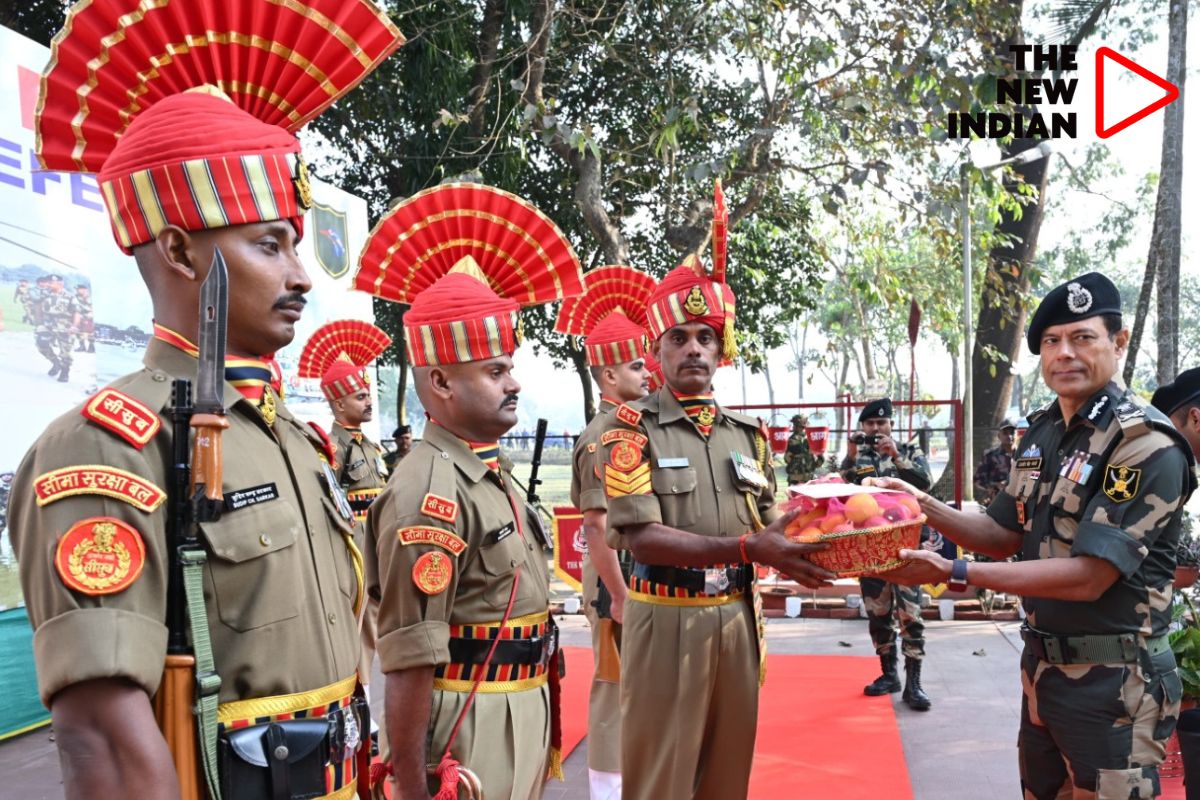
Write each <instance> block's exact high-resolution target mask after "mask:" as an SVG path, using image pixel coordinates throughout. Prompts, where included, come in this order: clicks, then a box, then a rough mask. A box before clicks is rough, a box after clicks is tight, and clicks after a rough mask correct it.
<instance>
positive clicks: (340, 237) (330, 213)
mask: <svg viewBox="0 0 1200 800" xmlns="http://www.w3.org/2000/svg"><path fill="white" fill-rule="evenodd" d="M312 221H313V227H314V228H315V230H314V231H313V233H312V235H313V236H314V237H315V239H314V241H315V242H316V251H317V263H319V264H320V265H321V268H322V269H323V270H325V271H326V272H328V273H329V276H330V277H332V278H340V277H342V276H343V275H345V274H346V273H347V272H349V271H350V251H349V246H348V242H347V241H346V212H344V211H338V210H337V209H336V208H330V207H329V206H327V205H324V204H322V203H319V202H315V201H314V202H313V207H312Z"/></svg>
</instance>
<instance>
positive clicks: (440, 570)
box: [412, 550, 454, 594]
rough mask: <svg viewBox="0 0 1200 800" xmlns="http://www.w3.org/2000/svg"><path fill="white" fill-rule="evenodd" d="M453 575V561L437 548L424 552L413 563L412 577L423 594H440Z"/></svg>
mask: <svg viewBox="0 0 1200 800" xmlns="http://www.w3.org/2000/svg"><path fill="white" fill-rule="evenodd" d="M452 577H454V562H453V561H451V560H450V559H448V558H446V556H445V555H444V554H442V553H440V552H438V551H437V550H431V551H430V552H428V553H424V554H423V555H422V556H421V557H420V558H418V559H417V562H416V563H415V564H413V570H412V579H413V583H414V584H415V585H416V587H417V588H418V589H420V590H421V591H422V592H424V593H425V594H441V593H442V592H444V591H446V587H447V586H449V585H450V579H451V578H452Z"/></svg>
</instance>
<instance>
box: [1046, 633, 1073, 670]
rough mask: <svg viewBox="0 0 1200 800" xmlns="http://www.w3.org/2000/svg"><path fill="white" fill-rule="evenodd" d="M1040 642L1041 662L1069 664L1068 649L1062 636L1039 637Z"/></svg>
mask: <svg viewBox="0 0 1200 800" xmlns="http://www.w3.org/2000/svg"><path fill="white" fill-rule="evenodd" d="M1038 638H1039V639H1041V641H1042V654H1043V659H1042V660H1043V661H1047V662H1049V663H1051V664H1070V663H1071V658H1070V652H1069V651H1070V648H1068V647H1066V646H1065V643H1064V639H1065V637H1062V636H1053V635H1049V636H1040V637H1038Z"/></svg>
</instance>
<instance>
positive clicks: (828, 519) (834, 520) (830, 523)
mask: <svg viewBox="0 0 1200 800" xmlns="http://www.w3.org/2000/svg"><path fill="white" fill-rule="evenodd" d="M845 522H846V515H845V514H843V513H842V512H840V511H830V512H829V513H828V514H826V515H825V516H824V517H822V518H821V522H820V523H818V525H817V527H819V528H820V529H821V530H822V531H824V532H825V533H829V532H830V531H832V530H833V529H834V528H836V527H837V526H838V525H842V524H844V523H845Z"/></svg>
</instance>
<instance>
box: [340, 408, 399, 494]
mask: <svg viewBox="0 0 1200 800" xmlns="http://www.w3.org/2000/svg"><path fill="white" fill-rule="evenodd" d="M330 438H331V439H333V443H334V445H335V446H336V448H337V465H338V466H337V468H338V480H339V481H341V484H342V488H343V489H345V490H346V491H347V492H354V491H359V490H362V489H382V488H383V485H384V484H385V483H387V467H385V466H384V464H383V448H382V447H380V446H379V445H377V444H375V442H372V441H371V440H370V439H368V438H367V435H366V434H365V433H364V434H360V440H359V441H355V440H354V434H352V433H351V432H350V431H348V430H346V429H345V428H343V427H342V425H341V423H339V422H335V423H333V430H332V431H330Z"/></svg>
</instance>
